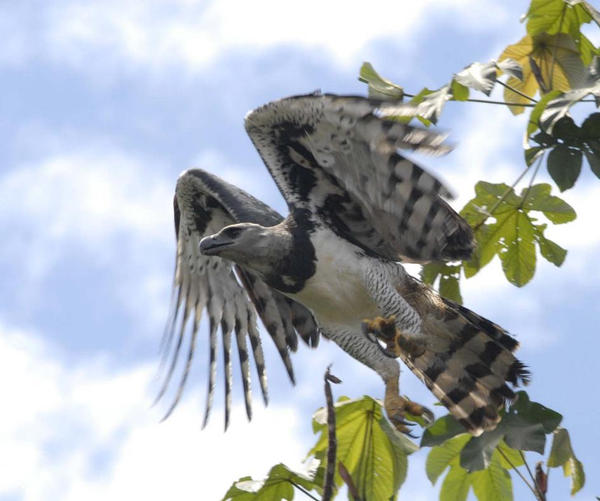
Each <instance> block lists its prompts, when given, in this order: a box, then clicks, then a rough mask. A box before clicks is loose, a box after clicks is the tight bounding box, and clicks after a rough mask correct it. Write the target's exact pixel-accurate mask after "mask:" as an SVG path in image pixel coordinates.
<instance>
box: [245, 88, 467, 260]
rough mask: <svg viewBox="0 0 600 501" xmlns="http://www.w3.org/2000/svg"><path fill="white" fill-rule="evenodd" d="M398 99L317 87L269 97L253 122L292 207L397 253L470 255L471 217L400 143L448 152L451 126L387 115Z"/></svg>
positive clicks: (405, 256)
mask: <svg viewBox="0 0 600 501" xmlns="http://www.w3.org/2000/svg"><path fill="white" fill-rule="evenodd" d="M406 106H407V105H402V104H400V105H398V104H394V103H390V102H384V101H378V100H372V99H366V98H361V97H352V96H335V95H327V94H325V95H321V94H311V95H307V96H297V97H290V98H287V99H282V100H280V101H275V102H272V103H269V104H267V105H265V106H262V107H260V108H258V109H256V110H254V111H252V112H251V113H249V114H248V116H247V117H246V130H247V131H248V134H249V135H250V138H251V139H252V141H253V143H254V145H255V146H256V148H257V150H258V151H259V153H260V155H261V157H262V158H263V160H264V162H265V164H266V165H267V168H268V169H269V171H270V172H271V175H272V176H273V178H274V179H275V182H276V183H277V186H278V187H279V189H280V191H281V193H282V194H283V196H284V197H285V199H286V201H287V202H288V205H289V206H290V209H291V210H293V209H294V208H297V207H306V208H309V209H310V210H311V212H312V213H313V214H314V215H315V216H317V217H319V218H320V219H321V220H322V221H323V222H324V223H325V224H327V225H328V226H329V227H330V228H331V229H332V230H333V231H335V232H336V233H337V234H338V235H340V236H341V237H343V238H346V239H347V240H349V241H351V242H353V243H354V244H356V245H358V246H360V247H362V248H363V249H365V250H366V251H367V252H370V253H372V254H377V255H380V256H385V257H387V258H389V259H394V260H411V261H416V262H426V261H429V260H444V259H464V258H466V257H468V256H469V255H470V254H471V252H472V249H473V245H474V241H473V234H472V230H471V228H470V227H469V225H468V224H467V223H466V222H465V221H464V220H463V219H462V218H461V217H460V216H459V215H458V214H456V213H455V212H454V211H453V210H452V209H451V208H450V206H449V205H448V204H447V203H446V202H445V201H444V200H443V199H442V198H441V197H442V196H444V197H450V193H449V192H448V190H447V189H446V188H444V186H442V184H441V183H440V181H438V180H437V179H436V178H435V177H433V176H432V175H430V174H429V173H427V172H426V171H424V170H423V169H422V168H421V167H420V166H418V165H417V164H415V163H414V162H412V161H410V160H408V159H406V158H404V157H403V156H402V155H400V154H399V153H398V152H397V150H398V149H401V148H404V149H410V150H414V151H419V152H428V153H434V154H440V153H445V152H446V151H447V150H448V148H447V147H446V146H444V145H443V144H442V141H443V139H444V136H442V135H440V134H438V133H436V132H432V131H429V130H425V129H422V128H418V127H412V126H410V125H407V124H404V123H400V122H397V121H392V120H387V119H386V118H385V117H386V116H390V115H393V114H395V113H398V108H399V107H406Z"/></svg>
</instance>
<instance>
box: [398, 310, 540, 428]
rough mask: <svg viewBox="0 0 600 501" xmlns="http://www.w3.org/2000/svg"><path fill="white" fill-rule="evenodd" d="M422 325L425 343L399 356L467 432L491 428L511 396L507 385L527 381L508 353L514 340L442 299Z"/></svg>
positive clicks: (523, 370) (523, 369)
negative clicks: (411, 351) (415, 351)
mask: <svg viewBox="0 0 600 501" xmlns="http://www.w3.org/2000/svg"><path fill="white" fill-rule="evenodd" d="M439 306H441V310H442V314H441V315H440V308H439ZM423 328H424V331H425V332H426V335H427V336H426V343H425V345H424V347H423V348H422V350H420V351H419V352H418V353H413V354H412V355H411V354H408V355H405V356H404V357H403V359H404V360H403V361H404V362H405V363H406V364H407V365H408V367H409V368H410V369H411V370H412V371H413V372H414V373H415V374H416V375H417V377H419V379H421V380H422V381H423V382H424V383H425V385H426V386H427V387H428V388H429V389H430V390H431V391H432V392H433V394H434V395H435V396H436V397H437V398H438V399H439V400H440V402H442V404H444V405H445V406H446V407H447V408H448V410H449V411H450V413H451V414H452V415H453V416H454V417H455V418H457V419H458V420H459V421H460V422H461V423H462V424H463V425H464V426H465V428H467V430H468V431H469V432H470V433H472V434H473V435H476V436H477V435H480V434H481V433H483V432H484V431H486V430H491V429H493V428H495V427H496V425H497V424H498V422H499V421H500V415H499V412H498V411H499V409H500V408H501V407H503V406H504V405H505V404H506V402H507V401H512V400H513V399H514V398H515V392H514V391H513V389H512V388H511V387H510V386H509V384H511V385H513V386H517V385H518V384H519V383H523V384H527V383H528V382H529V371H528V370H527V368H526V367H525V365H524V364H523V363H522V362H520V361H519V360H517V359H516V358H515V356H514V355H513V353H512V352H513V351H514V350H515V349H516V348H517V347H518V342H517V341H516V340H515V339H514V338H513V337H511V336H510V335H509V334H508V333H507V332H506V331H505V330H503V329H502V328H501V327H499V326H498V325H496V324H494V323H493V322H490V321H489V320H487V319H485V318H483V317H480V316H479V315H477V314H476V313H474V312H472V311H471V310H468V309H467V308H464V307H463V306H460V305H457V304H456V303H453V302H452V301H449V300H446V299H443V298H442V303H440V302H438V308H435V309H431V310H430V311H429V312H428V313H427V314H426V315H424V326H423Z"/></svg>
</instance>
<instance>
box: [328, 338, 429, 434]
mask: <svg viewBox="0 0 600 501" xmlns="http://www.w3.org/2000/svg"><path fill="white" fill-rule="evenodd" d="M323 334H324V335H325V337H327V338H329V339H331V340H332V341H334V342H335V343H336V344H337V345H338V346H339V347H340V348H342V349H343V350H344V351H345V352H346V353H348V354H349V355H350V356H352V357H353V358H355V359H356V360H358V361H359V362H361V363H362V364H364V365H366V366H367V367H370V368H371V369H373V370H374V371H375V372H377V374H379V375H380V376H381V378H382V379H383V382H384V384H385V398H384V407H385V410H386V413H387V415H388V417H389V418H390V420H391V421H392V423H393V424H394V426H395V427H396V429H397V430H398V431H401V432H402V433H408V432H409V428H408V426H407V425H408V423H407V422H406V421H404V413H405V412H409V413H410V414H413V415H416V416H421V415H422V416H423V417H425V419H426V420H429V419H430V417H433V414H432V413H431V411H429V410H427V409H426V408H425V407H422V406H420V405H418V404H415V403H413V402H411V401H410V400H407V399H406V398H403V397H401V396H400V395H399V394H398V387H399V379H400V366H399V364H398V362H397V361H396V360H395V359H394V358H393V356H391V355H387V354H386V353H384V351H383V348H382V347H381V346H380V345H379V343H377V341H375V340H374V338H373V337H371V338H369V337H368V336H366V335H365V334H364V333H361V332H357V331H355V330H342V329H338V328H330V329H328V328H326V327H325V328H323Z"/></svg>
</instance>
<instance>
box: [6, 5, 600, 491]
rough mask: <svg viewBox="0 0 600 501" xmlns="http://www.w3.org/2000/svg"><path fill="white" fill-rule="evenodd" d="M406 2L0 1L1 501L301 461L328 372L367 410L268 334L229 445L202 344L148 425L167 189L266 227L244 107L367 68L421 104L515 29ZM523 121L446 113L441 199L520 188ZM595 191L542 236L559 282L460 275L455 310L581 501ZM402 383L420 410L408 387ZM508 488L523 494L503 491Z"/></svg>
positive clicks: (258, 470) (340, 89) (346, 87)
mask: <svg viewBox="0 0 600 501" xmlns="http://www.w3.org/2000/svg"><path fill="white" fill-rule="evenodd" d="M413 4H414V5H407V3H406V2H405V3H401V2H382V1H372V2H369V3H368V4H365V3H364V2H361V3H359V2H353V1H346V2H343V3H341V2H340V3H338V2H330V3H324V2H317V1H314V0H307V1H305V2H303V3H302V5H301V7H295V10H292V8H291V6H290V5H288V4H286V3H284V2H275V1H273V0H257V1H254V2H241V1H239V2H236V1H233V0H221V1H218V2H217V1H216V0H213V1H204V2H194V1H193V0H176V1H170V2H161V1H158V0H156V1H152V2H144V3H142V2H135V1H133V0H125V1H113V0H108V1H104V2H76V1H67V0H61V1H56V2H52V3H49V2H48V3H46V2H34V1H24V2H20V3H8V2H5V3H2V5H1V6H0V28H1V30H2V33H3V38H4V41H3V43H2V44H1V45H0V71H1V74H2V78H1V79H0V132H1V134H0V200H2V203H1V204H0V228H1V231H2V235H3V236H4V239H3V245H2V247H1V248H0V275H1V276H2V280H1V281H0V374H1V377H0V395H2V397H3V404H4V405H3V409H4V410H3V412H2V413H0V443H2V447H1V448H0V471H2V474H1V475H0V500H5V499H6V500H27V501H33V500H53V499H61V500H67V501H68V500H79V499H86V500H96V499H98V500H100V499H114V500H121V499H123V500H125V499H131V498H132V497H134V498H136V499H139V498H143V499H147V500H148V501H151V500H153V499H164V498H165V497H168V498H173V499H180V500H184V499H217V498H218V497H219V496H222V495H223V494H224V492H225V490H226V489H227V487H228V486H229V485H230V483H231V481H233V480H234V479H237V478H239V477H241V476H243V475H246V474H252V475H255V476H260V475H262V474H264V473H265V472H266V471H267V469H268V468H269V466H271V465H273V464H275V463H277V462H280V461H284V462H286V463H288V464H290V465H299V462H300V460H301V459H302V458H304V456H305V454H306V452H307V451H308V449H309V448H310V446H311V445H312V442H313V437H312V433H311V428H310V416H311V414H312V412H313V411H314V410H315V409H316V408H317V407H319V406H320V405H322V402H323V396H322V394H321V387H322V384H321V382H322V374H323V371H324V369H325V367H326V366H327V365H328V364H329V363H333V364H334V366H333V372H334V373H335V374H336V375H338V376H339V377H341V378H342V379H343V380H344V384H343V385H341V386H339V387H337V388H336V389H335V390H336V392H337V393H338V395H341V394H346V395H349V396H352V397H358V396H361V395H363V394H370V395H372V396H374V397H381V396H382V385H381V383H380V381H379V380H378V378H377V376H375V375H374V374H372V373H370V372H369V370H368V369H366V368H363V367H362V366H359V365H358V364H357V363H356V362H354V361H353V360H350V359H349V358H348V357H347V356H346V355H345V354H343V353H342V352H341V351H340V350H339V349H337V347H335V346H333V345H332V344H330V343H327V342H323V343H321V346H320V347H319V349H318V350H316V351H309V350H308V349H305V348H301V349H300V350H299V353H298V354H297V355H296V356H295V357H294V363H295V367H296V372H297V380H298V384H297V386H296V388H295V389H293V390H292V389H291V386H290V385H289V383H288V382H287V381H286V376H285V373H284V370H283V367H282V365H281V363H280V361H279V360H277V356H276V354H275V352H274V350H273V349H272V348H271V346H270V342H269V341H268V340H266V342H265V346H266V347H267V357H268V358H267V370H268V371H269V381H270V387H271V404H270V405H269V407H268V408H267V409H264V408H263V407H262V404H261V402H260V400H259V399H258V398H257V399H255V420H254V421H253V422H252V423H251V424H247V423H246V422H245V416H244V412H243V404H242V401H241V399H240V397H241V392H240V388H239V385H236V388H235V393H234V396H235V397H237V398H236V399H235V409H234V414H233V419H232V424H231V427H230V430H229V431H228V432H227V433H226V434H223V432H222V420H223V413H222V411H221V409H222V398H221V396H220V394H219V395H218V397H217V399H216V402H215V412H214V414H213V416H212V419H211V423H210V425H209V427H208V428H207V429H206V430H204V431H201V430H200V426H201V418H202V405H203V402H204V391H205V375H206V353H205V352H204V351H202V348H204V345H203V344H202V343H200V350H201V351H200V352H199V354H198V356H197V365H196V368H195V370H194V372H193V374H192V377H191V381H190V384H189V387H188V389H187V391H186V395H185V398H184V401H183V402H182V404H181V405H180V408H179V409H178V410H177V412H175V414H174V415H173V416H172V417H171V418H170V419H169V420H168V421H166V422H165V423H162V424H160V423H159V419H160V417H161V408H160V406H159V407H158V408H156V407H155V408H150V404H151V402H152V398H153V396H154V395H155V392H156V390H157V388H158V382H157V380H156V379H155V374H156V368H157V363H158V357H157V349H158V343H159V340H160V336H161V333H162V329H163V325H164V322H165V319H166V315H167V309H168V302H169V297H170V284H171V274H172V268H173V258H174V252H175V250H174V234H173V228H172V214H171V211H172V208H171V207H172V205H171V199H172V194H173V189H174V186H175V181H176V179H177V176H178V174H179V173H180V172H181V171H182V170H184V169H186V168H188V167H191V166H198V167H202V168H205V169H208V170H210V171H212V172H214V173H216V174H218V175H220V176H222V177H224V178H226V179H228V180H230V181H232V182H234V183H236V184H238V185H240V186H241V187H243V188H245V189H247V190H248V191H250V192H251V193H253V194H254V195H255V196H257V197H259V198H261V199H263V200H264V201H266V202H267V203H269V204H271V205H272V206H273V207H275V208H276V209H278V210H279V211H280V212H285V206H284V203H283V200H282V198H281V197H280V195H279V193H278V192H277V191H276V189H275V186H274V184H273V182H272V180H271V179H270V177H269V176H268V174H267V171H266V169H264V167H263V166H262V164H261V161H260V159H259V158H258V155H257V154H256V152H255V151H254V149H253V148H252V145H251V144H250V141H249V140H248V138H247V137H246V135H245V132H244V130H243V126H242V119H243V117H244V115H245V113H246V112H247V111H248V110H250V109H252V108H254V107H256V106H258V105H260V104H263V103H265V102H267V101H269V100H272V99H276V98H279V97H283V96H287V95H292V94H295V93H305V92H309V91H312V90H314V89H317V88H320V89H322V90H324V91H327V92H337V93H358V94H362V93H364V92H365V90H366V89H365V87H364V85H363V84H360V83H359V82H358V81H357V80H356V75H357V73H358V69H359V67H360V65H361V63H362V62H363V61H371V62H372V63H373V64H374V66H375V67H376V68H377V69H378V70H379V71H380V72H381V73H382V74H384V75H386V76H388V77H389V78H392V79H394V80H395V81H397V82H399V83H401V84H403V85H405V87H406V89H407V91H412V92H415V91H418V90H419V89H420V88H422V87H423V86H425V85H427V86H429V87H433V88H436V87H439V86H441V85H443V84H445V83H446V82H447V81H448V80H449V78H450V75H451V74H452V73H454V72H456V71H459V70H460V69H462V68H463V67H464V66H466V65H467V64H469V63H470V62H472V61H476V60H479V61H487V60H489V59H492V58H494V57H497V56H498V54H499V53H500V51H501V50H502V48H503V47H504V46H505V45H507V44H509V43H513V42H515V41H516V40H518V39H519V38H520V37H521V35H522V30H523V27H522V26H521V25H520V24H519V23H518V18H519V15H520V14H521V13H522V12H521V9H522V8H524V4H521V3H519V2H502V3H499V2H492V1H488V0H486V1H481V0H462V1H460V2H454V1H450V0H428V1H422V2H419V3H417V2H413ZM595 40H596V43H598V38H596V39H595ZM523 123H524V122H523V117H520V118H514V117H512V115H510V114H509V113H508V111H507V110H505V109H503V108H501V107H498V108H494V107H484V106H481V105H476V104H454V103H450V104H449V105H448V106H447V109H446V111H445V114H444V117H443V120H442V123H441V126H442V127H443V128H444V129H447V130H449V131H450V132H451V136H450V138H451V141H453V142H455V143H456V145H457V146H456V149H455V151H454V152H453V153H451V154H450V155H449V156H447V157H445V158H442V159H435V160H432V159H422V160H421V162H423V163H426V164H427V165H430V166H431V169H432V170H433V171H434V172H436V174H437V175H439V176H440V177H441V178H443V179H444V180H446V181H447V183H448V184H449V185H450V187H451V188H452V189H453V191H454V192H455V193H457V195H458V200H457V202H456V207H458V208H459V207H461V206H462V204H463V203H464V202H465V201H466V200H468V199H469V198H470V197H471V196H472V186H473V184H474V182H476V181H477V180H479V179H485V180H487V181H491V182H505V181H511V180H512V179H514V178H515V177H516V175H517V174H518V172H519V171H520V169H521V168H522V153H521V148H520V144H521V137H522V131H523ZM584 170H585V169H584ZM544 177H545V176H544V175H542V176H541V178H542V179H544ZM599 197H600V182H598V180H597V179H595V178H593V177H592V176H591V175H589V174H587V173H585V174H584V175H583V176H582V178H581V179H580V181H579V182H578V184H577V186H576V187H575V189H574V190H571V191H570V192H567V193H566V194H565V195H564V198H565V199H566V200H568V201H569V202H570V203H571V204H572V205H573V207H574V208H575V209H576V210H577V212H578V214H579V217H578V219H577V220H576V221H575V222H574V223H570V224H567V225H565V226H564V227H555V228H552V229H551V230H549V235H550V237H551V238H553V239H554V240H556V241H557V242H558V243H559V244H561V245H562V246H563V247H566V248H567V249H569V254H568V256H567V260H566V262H565V264H564V265H563V267H562V268H561V269H557V268H555V267H554V266H552V265H550V264H548V263H546V262H545V261H544V262H539V263H538V268H537V272H536V276H535V278H534V279H533V281H532V282H531V283H530V284H529V285H527V286H526V287H524V288H522V289H517V288H514V287H512V286H511V285H509V284H508V283H507V282H506V281H505V279H504V278H503V276H502V274H501V270H500V266H499V264H498V263H497V262H495V263H493V264H492V265H490V266H489V267H488V269H486V270H484V271H483V272H481V273H480V274H479V275H477V276H476V277H475V278H473V279H471V280H469V281H466V282H465V283H464V297H465V303H466V305H467V306H469V307H471V308H473V309H474V310H476V311H477V312H479V313H481V314H483V315H485V316H487V317H489V318H491V319H493V320H495V321H496V322H498V323H500V324H501V325H503V326H505V327H506V328H507V329H509V330H510V331H511V332H512V333H514V334H516V335H517V336H518V338H519V340H520V341H521V343H522V348H521V351H520V356H521V358H522V359H523V360H524V361H526V362H527V363H528V364H529V365H530V366H531V369H532V371H533V383H532V385H531V388H530V390H529V392H530V396H531V398H532V399H533V400H537V401H539V402H542V403H544V404H546V405H548V406H550V407H552V408H554V409H556V410H558V411H560V412H562V413H563V414H564V416H565V420H564V425H565V426H566V427H567V428H569V430H570V431H571V434H572V439H573V443H574V447H575V450H576V452H577V454H578V456H579V458H580V459H581V460H582V461H583V462H584V465H585V467H586V472H587V473H588V481H587V486H586V488H585V489H584V491H583V492H582V493H580V494H579V495H578V496H577V498H578V499H593V498H594V496H595V495H598V494H600V481H599V480H598V479H597V478H596V477H597V475H594V472H595V471H597V470H598V467H599V465H600V461H599V460H598V454H597V452H596V448H597V447H598V445H600V432H599V431H598V428H597V426H596V423H597V422H599V421H600V397H599V396H598V395H599V394H598V391H597V389H596V387H595V383H596V376H595V372H594V371H595V369H596V366H597V353H598V352H599V351H600V342H599V341H598V337H597V335H596V333H597V327H596V325H597V320H596V315H597V312H598V299H597V298H598V295H599V293H600V285H598V284H599V283H600V280H599V279H600V270H599V268H598V267H597V265H596V257H597V255H598V252H599V251H600V227H599V226H598V225H597V222H596V219H595V217H596V208H597V200H598V198H599ZM234 374H237V373H234ZM219 377H220V376H219ZM219 389H220V390H222V387H220V388H219ZM403 391H404V392H405V393H407V394H409V395H410V396H411V397H412V398H413V399H415V400H417V401H422V402H424V403H429V404H431V403H432V402H433V398H432V397H431V396H430V395H429V394H428V393H427V391H426V390H425V389H424V388H423V387H422V385H421V384H420V383H419V382H418V381H417V380H416V379H415V378H413V377H412V375H410V374H408V373H407V372H406V371H405V372H404V377H403ZM163 410H164V408H163ZM424 460H425V454H424V453H418V454H416V455H415V456H413V457H412V459H411V465H410V470H409V480H408V481H407V484H406V485H405V487H404V490H405V493H404V496H405V497H406V498H410V499H415V500H426V499H433V492H434V490H433V489H432V488H431V487H430V485H429V483H428V481H427V479H426V478H425V475H424ZM536 460H537V458H536V457H535V456H532V457H531V463H533V462H534V461H536ZM515 484H517V482H516V481H515ZM550 488H551V492H552V496H553V498H554V499H559V498H566V496H567V492H568V485H567V482H566V481H564V480H563V479H562V473H561V472H559V471H553V472H552V473H551V477H550ZM527 496H528V494H527V493H526V492H525V491H523V490H522V489H521V488H520V487H518V490H517V499H522V498H524V499H527Z"/></svg>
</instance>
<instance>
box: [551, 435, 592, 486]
mask: <svg viewBox="0 0 600 501" xmlns="http://www.w3.org/2000/svg"><path fill="white" fill-rule="evenodd" d="M548 466H549V467H551V468H556V467H558V466H562V467H563V473H564V474H565V477H571V495H573V494H575V493H576V492H577V491H579V490H580V489H581V488H582V487H583V484H585V473H584V471H583V465H582V464H581V461H579V460H578V459H577V458H576V457H575V453H574V452H573V447H572V446H571V438H570V437H569V432H568V431H567V430H565V429H564V428H557V429H556V430H554V438H553V440H552V449H551V450H550V457H549V458H548Z"/></svg>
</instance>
